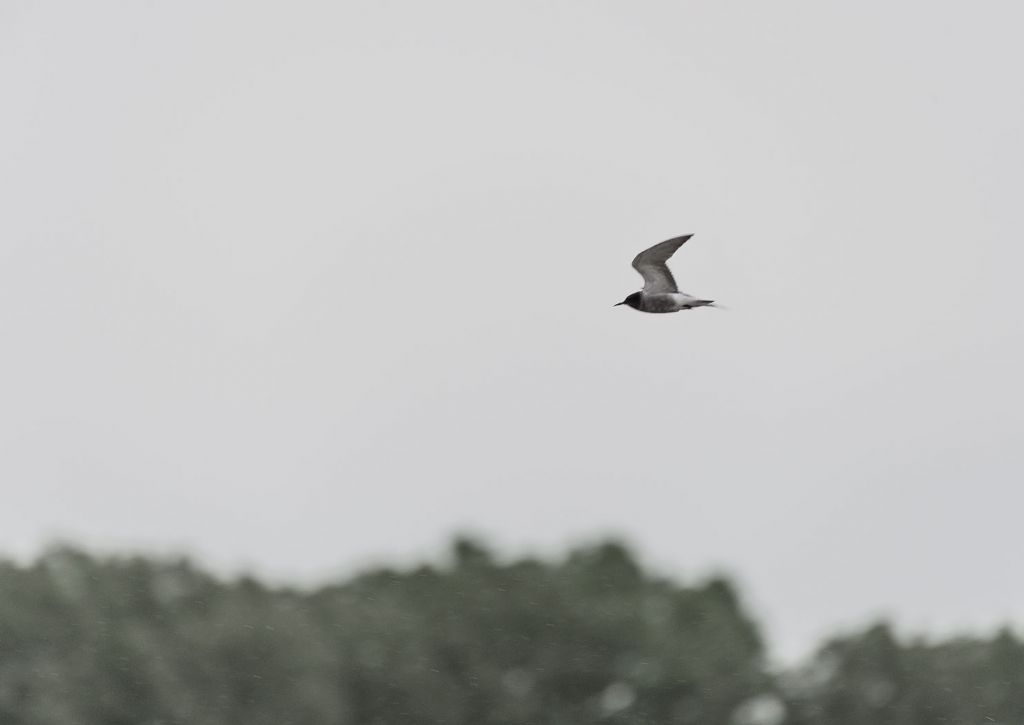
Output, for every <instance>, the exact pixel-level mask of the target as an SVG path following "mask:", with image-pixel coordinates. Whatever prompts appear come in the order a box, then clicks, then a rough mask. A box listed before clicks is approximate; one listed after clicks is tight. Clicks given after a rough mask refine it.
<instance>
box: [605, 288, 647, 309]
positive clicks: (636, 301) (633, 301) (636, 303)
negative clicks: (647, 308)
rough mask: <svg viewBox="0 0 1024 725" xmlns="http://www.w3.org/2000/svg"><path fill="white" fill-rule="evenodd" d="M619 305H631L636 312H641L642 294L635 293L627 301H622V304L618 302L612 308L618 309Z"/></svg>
mask: <svg viewBox="0 0 1024 725" xmlns="http://www.w3.org/2000/svg"><path fill="white" fill-rule="evenodd" d="M619 305H629V306H630V307H632V308H633V309H634V310H639V309H640V293H639V292H634V293H633V294H631V295H630V296H629V297H627V298H626V299H624V300H622V302H616V303H615V304H614V305H612V307H618V306H619Z"/></svg>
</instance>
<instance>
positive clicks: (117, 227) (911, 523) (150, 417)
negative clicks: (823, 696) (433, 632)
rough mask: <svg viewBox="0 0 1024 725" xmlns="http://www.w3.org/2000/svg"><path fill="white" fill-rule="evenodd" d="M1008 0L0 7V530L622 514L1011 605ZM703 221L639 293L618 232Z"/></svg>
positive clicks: (667, 229) (809, 569)
mask: <svg viewBox="0 0 1024 725" xmlns="http://www.w3.org/2000/svg"><path fill="white" fill-rule="evenodd" d="M1022 22H1024V6H1022V5H1021V4H1020V3H1019V2H1017V1H1016V0H1014V1H1012V2H1011V1H1009V0H1008V1H1005V2H999V1H997V0H992V1H990V2H985V3H962V2H948V1H935V0H929V1H927V2H925V1H924V0H921V1H920V2H908V1H903V2H891V1H886V2H881V1H870V2H857V3H839V2H832V3H823V2H820V0H813V1H812V0H807V1H806V2H792V1H790V2H777V3H762V2H754V1H752V0H751V1H750V2H720V1H717V0H716V1H715V2H711V1H710V0H708V1H699V2H698V1H696V0H694V1H692V2H630V3H624V2H623V3H610V2H596V1H590V0H588V1H587V2H517V3H481V2H470V1H468V0H467V1H466V2H451V1H450V0H434V1H432V2H413V1H412V0H408V1H406V2H383V1H381V2H372V3H371V2H359V3H356V2H340V3H339V2H333V1H332V2H326V1H325V2H289V3H276V2H275V3H271V2H252V1H251V0H246V1H245V2H230V3H229V2H222V3H210V2H198V1H195V2H176V3H109V2H91V3H78V2H54V3H30V2H27V1H26V2H6V3H4V4H3V5H2V6H0V90H2V96H3V99H4V103H3V106H4V110H3V112H2V113H0V199H2V200H3V212H2V214H0V330H2V335H3V356H2V358H0V370H2V373H3V374H2V376H0V401H2V414H0V448H2V451H3V455H2V456H0V480H2V481H3V482H4V483H5V485H6V486H7V490H8V496H7V497H6V500H5V503H4V505H3V506H2V507H0V550H2V551H3V552H7V553H8V554H17V555H26V554H30V553H33V552H36V551H38V550H39V549H40V547H42V546H43V545H45V543H46V542H48V541H51V540H53V539H54V538H55V537H63V538H70V539H72V540H74V541H77V542H82V543H86V544H88V545H91V546H96V547H103V548H118V549H121V548H126V547H133V548H139V547H141V548H144V549H146V550H151V551H176V550H186V551H190V552H193V553H196V554H198V555H200V556H201V557H202V558H203V559H204V560H205V561H207V562H210V563H213V564H215V565H217V566H220V567H230V568H235V567H239V566H246V567H253V568H255V569H257V570H259V571H262V572H264V573H266V574H269V575H273V576H278V577H281V576H284V577H292V578H294V577H301V578H303V579H307V580H308V579H310V578H316V577H324V576H328V575H332V574H335V573H337V572H339V571H345V570H347V569H348V568H350V567H351V566H353V565H362V564H365V563H366V562H370V561H381V560H384V559H392V558H397V559H401V560H411V559H415V558H420V557H428V556H435V555H436V554H437V552H438V551H439V550H440V547H441V546H442V545H443V543H444V542H445V541H446V539H447V536H448V535H449V534H450V533H452V532H453V531H455V530H459V529H470V530H475V531H479V532H482V533H484V534H487V535H489V536H491V537H492V538H493V541H494V542H495V543H496V544H497V545H498V546H499V547H500V548H501V550H503V551H506V552H509V553H522V552H553V551H558V550H561V548H562V547H564V546H565V545H566V544H568V543H574V542H578V541H582V540H587V539H592V538H594V537H597V536H599V535H602V534H604V533H609V532H610V533H620V534H622V535H624V536H625V537H627V538H628V539H629V540H630V541H632V542H634V543H635V544H636V546H637V547H638V549H639V550H640V551H641V552H642V554H643V555H644V557H645V559H646V560H647V561H649V562H650V563H652V564H653V565H655V566H657V567H658V568H660V569H661V570H663V571H665V572H667V573H672V574H675V575H679V576H683V577H691V576H693V575H695V574H698V573H705V572H707V571H709V570H712V569H716V568H718V569H726V570H728V571H730V572H732V573H735V574H736V575H737V576H738V577H739V578H740V581H741V582H742V584H743V586H744V590H745V592H746V594H747V595H748V597H749V599H750V600H751V603H752V605H753V606H754V607H755V608H756V612H757V614H758V616H759V617H760V619H761V621H762V622H763V623H764V624H765V626H766V629H767V631H768V633H769V634H770V635H771V636H772V638H773V642H774V644H775V646H776V648H777V651H778V652H781V653H783V654H784V655H790V654H794V653H799V652H801V651H803V650H804V648H806V647H808V646H809V645H810V644H811V643H812V642H813V641H814V639H815V638H816V637H818V636H819V635H820V634H822V633H823V632H826V631H831V630H832V629H834V628H835V627H839V626H850V625H856V624H859V623H861V622H862V621H864V619H865V618H866V617H869V616H872V615H876V614H880V613H888V614H891V615H893V616H895V617H897V619H898V621H899V622H900V623H902V624H903V625H904V626H905V627H907V628H909V629H914V630H917V629H923V628H928V629H930V630H933V631H936V632H946V631H949V630H950V629H951V628H961V627H972V628H987V627H991V626H993V625H994V624H995V623H996V622H998V621H1001V620H1005V619H1008V618H1014V619H1016V621H1017V622H1024V604H1022V602H1024V578H1022V577H1021V576H1020V575H1019V570H1018V565H1017V564H1016V563H1015V555H1016V552H1017V551H1018V550H1019V542H1020V535H1019V534H1020V526H1021V523H1020V522H1021V512H1022V511H1024V493H1022V491H1021V487H1020V482H1021V480H1022V477H1024V433H1022V431H1024V420H1022V417H1024V414H1022V412H1021V410H1022V407H1021V404H1022V403H1024V400H1022V398H1024V393H1022V385H1021V382H1020V376H1021V370H1022V369H1024V325H1022V322H1021V311H1020V303H1019V290H1020V279H1019V278H1020V275H1021V267H1022V266H1024V251H1022V249H1024V247H1022V244H1021V239H1020V237H1021V234H1020V230H1021V229H1022V227H1024V204H1022V203H1021V200H1022V195H1024V138H1022V135H1021V129H1022V128H1024V93H1022V91H1021V81H1020V72H1021V68H1022V67H1024V45H1022V44H1021V43H1020V39H1019V34H1020V27H1021V24H1022ZM688 232H695V233H696V236H695V237H694V239H693V241H691V242H690V243H689V244H688V245H687V246H686V247H684V248H683V249H682V250H681V251H680V253H679V254H678V255H677V256H676V258H675V259H674V263H673V268H674V270H675V271H676V276H677V279H679V281H680V284H681V287H682V288H683V289H684V290H686V291H688V292H692V293H694V294H697V295H700V296H703V297H710V298H713V299H717V300H719V301H721V302H723V303H725V304H726V305H728V306H729V307H730V308H731V309H730V310H729V311H719V310H697V311H695V312H691V313H683V314H678V315H665V316H657V315H641V314H638V313H636V312H634V311H632V310H629V309H626V308H624V307H618V308H614V309H613V308H612V306H611V305H612V304H613V303H614V302H618V301H619V300H621V299H622V298H623V297H624V296H625V295H626V294H628V293H629V292H632V291H634V290H636V289H638V288H639V286H640V278H639V277H638V276H637V275H636V274H635V273H634V272H633V270H632V269H630V267H629V262H630V260H631V259H632V257H633V255H634V254H635V253H636V252H637V251H639V250H640V249H642V248H644V247H646V246H648V245H649V244H652V243H654V242H658V241H661V240H662V239H665V238H668V237H671V236H676V235H678V234H683V233H688Z"/></svg>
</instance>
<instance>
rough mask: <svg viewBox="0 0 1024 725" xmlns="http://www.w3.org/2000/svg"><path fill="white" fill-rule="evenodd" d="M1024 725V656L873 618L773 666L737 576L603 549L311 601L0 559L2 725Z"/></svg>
mask: <svg viewBox="0 0 1024 725" xmlns="http://www.w3.org/2000/svg"><path fill="white" fill-rule="evenodd" d="M1022 720H1024V644H1022V642H1021V641H1020V640H1019V639H1018V638H1017V637H1015V636H1014V635H1013V634H1011V633H1010V632H1009V631H1004V632H1001V633H999V634H998V635H997V636H995V637H994V638H992V639H988V640H986V639H970V640H955V641H947V642H941V643H924V642H905V641H900V640H899V639H897V638H896V637H894V636H893V634H892V632H891V631H890V630H889V629H888V628H887V627H886V626H884V625H878V626H876V627H873V628H871V629H869V630H867V631H865V632H863V633H860V634H858V635H855V636H848V637H845V638H840V639H836V640H834V641H831V642H828V643H826V644H825V645H824V646H823V647H822V648H821V650H820V651H819V652H818V653H817V654H816V655H815V657H813V658H812V660H811V661H810V662H808V663H807V664H806V665H805V666H804V667H800V668H797V669H795V670H793V671H789V672H773V671H771V670H770V668H769V666H768V664H767V662H766V658H765V651H764V646H763V643H762V640H761V638H760V636H759V633H758V630H757V627H756V625H755V624H754V622H753V620H752V619H751V617H750V616H749V614H748V613H747V612H746V611H744V608H743V606H742V603H741V602H740V601H739V599H738V597H737V595H736V592H735V590H734V588H733V587H732V586H731V585H730V583H729V582H727V581H724V580H721V579H713V580H710V581H707V582H704V583H701V584H699V585H696V586H685V587H684V586H680V585H679V584H677V583H675V582H672V581H669V580H666V579H663V578H659V577H657V576H653V575H652V574H650V573H648V572H645V571H644V570H643V569H642V568H641V567H640V566H639V565H638V564H637V562H636V560H635V559H634V557H633V556H632V555H631V554H630V552H629V551H628V550H627V549H625V548H624V547H622V546H621V545H619V544H616V543H605V544H601V545H597V546H593V547H589V548H583V549H579V550H576V551H573V552H572V553H570V554H569V555H568V556H567V557H566V558H565V559H564V560H562V561H558V562H547V561H539V560H534V559H523V560H520V561H514V562H499V561H497V560H496V559H495V558H494V557H493V556H491V555H490V554H489V553H488V551H487V550H486V549H485V548H483V547H482V546H480V545H479V544H477V543H474V542H472V541H468V540H460V541H458V542H456V544H455V546H454V547H453V555H452V557H451V560H450V561H449V562H448V563H446V564H444V565H437V566H421V567H419V568H416V569H412V570H403V571H396V570H387V569H380V570H376V571H371V572H367V573H364V574H362V575H359V576H356V577H353V578H351V579H349V580H347V581H343V582H339V583H337V584H332V585H330V586H324V587H321V588H319V589H316V590H310V591H306V590H296V589H288V588H271V587H268V586H266V585H264V584H262V583H260V582H259V581H256V580H253V579H250V578H242V579H238V580H234V581H230V582H228V581H223V580H221V579H218V578H215V577H213V576H210V575H209V574H207V573H205V572H203V571H202V570H200V569H198V568H196V567H195V566H193V565H192V564H191V563H189V562H188V561H184V560H182V561H160V560H152V559H146V558H120V559H110V558H106V559H100V558H96V557H93V556H90V555H87V554H85V553H83V552H81V551H78V550H75V549H71V548H61V549H55V550H52V551H50V552H49V553H47V554H45V555H44V556H42V557H40V558H39V559H38V560H37V561H36V562H35V563H34V564H32V565H31V566H17V565H15V564H13V563H10V562H0V725H146V724H149V725H178V724H181V725H228V724H231V725H236V724H243V723H244V724H245V725H261V724H266V725H291V724H294V725H307V724H308V725H314V724H316V725H328V724H330V725H398V724H399V723H406V724H414V725H583V724H590V723H596V722H606V723H613V724H617V725H639V724H640V723H644V724H645V725H647V724H657V725H661V724H663V723H683V724H687V725H704V724H707V725H826V724H827V725H847V724H849V725H903V724H904V723H906V724H907V725H930V724H932V723H935V725H939V724H940V723H941V724H943V725H959V724H962V725H979V724H984V723H992V722H995V723H1010V722H1021V721H1022Z"/></svg>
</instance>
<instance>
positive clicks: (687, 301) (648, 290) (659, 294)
mask: <svg viewBox="0 0 1024 725" xmlns="http://www.w3.org/2000/svg"><path fill="white" fill-rule="evenodd" d="M692 236H693V235H692V234H687V235H686V236H682V237H674V238H672V239H669V240H666V241H664V242H661V243H660V244H655V245H654V246H653V247H651V248H650V249H645V250H644V251H642V252H640V254H638V255H636V258H635V259H633V269H635V270H636V271H637V272H639V273H640V276H641V277H643V278H644V288H643V289H642V290H641V291H639V292H634V293H633V294H631V295H630V296H629V297H627V298H626V299H624V300H622V302H618V303H616V304H615V307H618V306H619V305H629V306H630V307H632V308H633V309H634V310H639V311H640V312H679V310H689V309H692V308H694V307H706V306H707V305H711V304H714V300H699V299H697V298H696V297H693V296H692V295H688V294H686V293H685V292H680V291H679V288H678V287H677V286H676V281H675V279H674V278H673V277H672V272H670V271H669V268H668V265H667V264H665V263H666V262H667V261H668V259H669V257H671V256H672V255H673V254H675V253H676V250H677V249H679V248H680V247H681V246H683V245H684V244H686V242H687V240H689V238H690V237H692Z"/></svg>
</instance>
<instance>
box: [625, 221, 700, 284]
mask: <svg viewBox="0 0 1024 725" xmlns="http://www.w3.org/2000/svg"><path fill="white" fill-rule="evenodd" d="M692 236H693V235H692V234H687V235H685V236H682V237H674V238H673V239H668V240H666V241H664V242H661V243H660V244H655V245H654V246H653V247H651V248H650V249H645V250H644V251H642V252H640V254H638V255H636V257H635V258H634V259H633V269H635V270H636V271H637V272H639V273H640V276H641V277H643V278H644V294H648V295H650V294H662V293H665V292H678V291H679V288H678V287H676V281H675V279H674V278H673V277H672V272H670V271H669V268H668V265H666V264H665V262H667V261H668V258H669V257H671V256H672V255H673V254H675V253H676V250H677V249H679V248H680V247H681V246H683V245H684V244H685V243H686V240H688V239H689V238H690V237H692Z"/></svg>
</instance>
